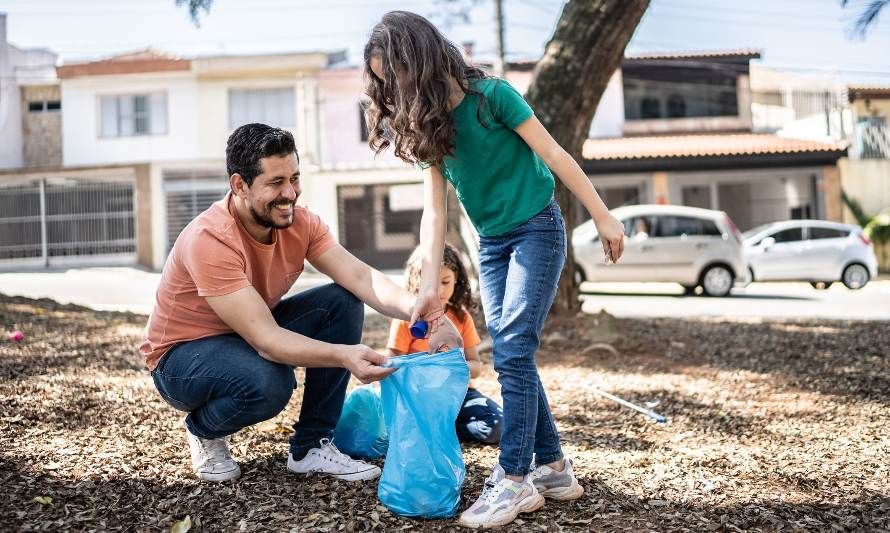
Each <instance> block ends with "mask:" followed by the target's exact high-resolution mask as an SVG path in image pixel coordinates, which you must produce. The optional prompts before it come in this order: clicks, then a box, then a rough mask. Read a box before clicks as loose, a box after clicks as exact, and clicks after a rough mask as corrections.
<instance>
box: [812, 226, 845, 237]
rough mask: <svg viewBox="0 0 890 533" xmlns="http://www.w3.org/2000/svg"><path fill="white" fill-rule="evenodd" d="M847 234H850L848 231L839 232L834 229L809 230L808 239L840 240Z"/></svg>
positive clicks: (818, 228)
mask: <svg viewBox="0 0 890 533" xmlns="http://www.w3.org/2000/svg"><path fill="white" fill-rule="evenodd" d="M849 234H850V232H849V231H848V230H840V229H836V228H820V227H810V228H809V237H810V239H841V238H844V237H846V236H847V235H849Z"/></svg>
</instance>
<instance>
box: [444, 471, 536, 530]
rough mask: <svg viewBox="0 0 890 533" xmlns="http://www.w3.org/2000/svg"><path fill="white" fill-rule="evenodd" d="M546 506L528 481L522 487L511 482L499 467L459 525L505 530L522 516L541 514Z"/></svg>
mask: <svg viewBox="0 0 890 533" xmlns="http://www.w3.org/2000/svg"><path fill="white" fill-rule="evenodd" d="M543 506H544V497H543V496H541V495H540V494H538V491H537V489H535V486H534V485H533V484H532V483H531V482H530V481H529V480H528V478H526V479H525V480H524V481H522V482H521V483H517V482H515V481H511V480H509V479H507V478H506V477H505V475H504V469H503V468H501V465H497V466H495V467H494V471H493V472H492V473H491V475H490V476H488V479H487V480H486V481H485V487H484V488H483V489H482V494H481V495H479V499H478V500H476V503H474V504H473V505H471V506H470V508H469V509H467V510H466V511H464V512H463V513H461V515H460V520H458V524H460V525H462V526H464V527H472V528H480V527H481V528H483V529H487V528H490V527H498V526H503V525H506V524H509V523H510V522H512V521H513V520H516V517H517V516H519V513H530V512H532V511H537V510H538V509H540V508H541V507H543Z"/></svg>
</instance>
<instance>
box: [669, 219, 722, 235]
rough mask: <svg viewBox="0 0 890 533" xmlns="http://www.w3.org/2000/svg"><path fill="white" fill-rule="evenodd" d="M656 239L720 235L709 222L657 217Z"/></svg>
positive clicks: (711, 222)
mask: <svg viewBox="0 0 890 533" xmlns="http://www.w3.org/2000/svg"><path fill="white" fill-rule="evenodd" d="M658 222H659V223H658V233H657V234H656V236H658V237H682V236H684V235H685V236H695V235H722V232H721V231H720V230H719V229H718V228H717V225H716V224H715V223H714V222H713V221H711V220H705V219H701V218H694V217H682V216H665V217H659V221H658Z"/></svg>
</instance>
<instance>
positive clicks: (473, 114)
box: [441, 78, 553, 237]
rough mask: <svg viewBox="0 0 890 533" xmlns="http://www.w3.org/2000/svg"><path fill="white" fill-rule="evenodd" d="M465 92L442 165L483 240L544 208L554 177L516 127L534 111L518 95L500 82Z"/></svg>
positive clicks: (474, 85) (484, 81) (475, 82)
mask: <svg viewBox="0 0 890 533" xmlns="http://www.w3.org/2000/svg"><path fill="white" fill-rule="evenodd" d="M470 87H471V89H473V90H475V91H478V92H480V93H482V94H483V95H484V96H485V104H484V106H483V107H482V113H481V116H482V118H483V120H484V121H485V124H484V125H483V123H482V122H480V121H479V118H478V116H477V108H478V104H479V96H478V95H475V94H468V95H466V96H465V97H464V99H463V100H462V101H461V103H460V104H459V105H458V106H457V107H455V108H454V110H452V114H453V116H454V129H455V135H454V155H452V156H447V157H446V158H445V160H444V162H443V163H444V164H443V165H442V169H441V170H442V173H443V175H444V176H445V178H446V179H447V180H448V181H450V182H451V184H452V185H454V189H455V191H456V192H457V197H458V199H459V200H460V202H461V203H462V204H463V206H464V209H466V211H467V214H468V215H469V217H470V220H471V221H472V222H473V225H474V226H476V231H478V232H479V234H480V235H482V236H485V237H493V236H497V235H503V234H504V233H507V232H509V231H510V230H512V229H513V228H515V227H516V226H518V225H520V224H522V223H523V222H525V221H527V220H528V219H530V218H531V217H533V216H534V215H535V214H537V213H538V212H540V211H541V210H542V209H544V208H545V207H546V206H547V204H548V203H549V202H550V198H551V197H552V196H553V174H552V173H551V172H550V169H549V168H547V165H545V164H544V161H542V160H541V158H540V157H538V155H537V154H535V152H534V150H532V149H531V148H530V147H529V146H528V145H527V144H526V143H525V141H524V140H523V139H522V137H520V136H519V135H518V134H517V133H516V132H515V131H514V128H516V127H517V126H519V125H520V124H522V123H523V122H525V121H526V120H527V119H528V118H529V117H531V116H532V115H533V114H534V112H533V111H532V108H531V107H529V105H528V104H527V103H526V102H525V100H524V99H523V98H522V95H521V94H519V93H518V92H517V91H516V89H514V88H513V87H512V86H510V84H509V83H507V82H506V81H504V80H501V79H497V78H488V79H482V80H472V81H471V82H470Z"/></svg>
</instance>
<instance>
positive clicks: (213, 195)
mask: <svg viewBox="0 0 890 533" xmlns="http://www.w3.org/2000/svg"><path fill="white" fill-rule="evenodd" d="M228 190H229V180H228V179H227V178H226V176H225V174H224V173H222V172H217V171H196V170H167V171H164V195H165V199H166V202H165V207H166V210H167V253H170V250H171V249H172V248H173V243H175V242H176V238H177V237H179V234H180V233H181V232H182V230H183V229H185V227H186V226H188V223H189V222H191V221H192V219H194V218H195V217H196V216H198V215H200V214H201V213H202V212H203V211H205V210H206V209H207V208H208V207H210V205H211V204H213V202H215V201H217V200H219V199H220V198H222V197H223V196H225V195H226V192H228Z"/></svg>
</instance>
